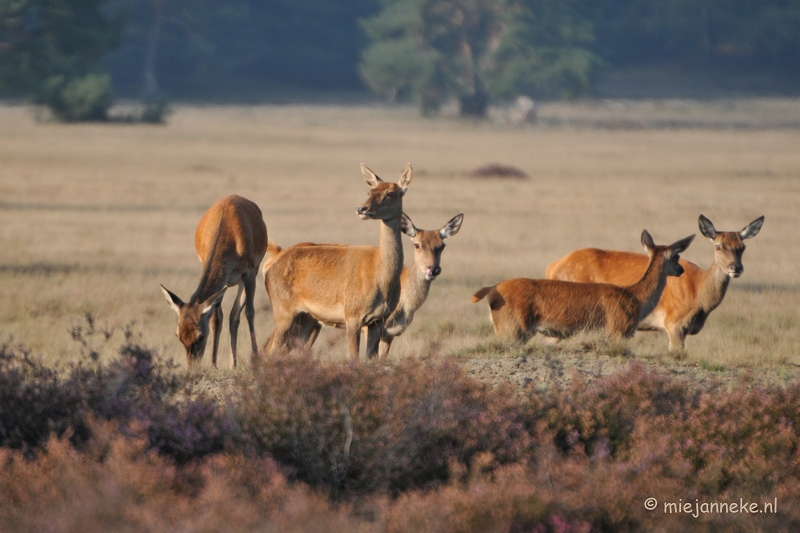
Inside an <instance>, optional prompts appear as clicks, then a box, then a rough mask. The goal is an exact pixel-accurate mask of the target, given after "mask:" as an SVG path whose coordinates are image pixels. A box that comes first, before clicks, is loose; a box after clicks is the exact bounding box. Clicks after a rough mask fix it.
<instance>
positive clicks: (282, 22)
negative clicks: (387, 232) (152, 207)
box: [0, 0, 800, 120]
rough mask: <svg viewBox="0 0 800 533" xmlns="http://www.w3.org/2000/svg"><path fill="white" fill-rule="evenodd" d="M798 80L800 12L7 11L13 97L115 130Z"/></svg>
mask: <svg viewBox="0 0 800 533" xmlns="http://www.w3.org/2000/svg"><path fill="white" fill-rule="evenodd" d="M664 64H671V65H679V66H680V67H681V68H683V69H685V70H688V71H689V72H691V71H697V72H701V71H702V72H707V71H709V69H712V70H715V71H721V72H730V73H732V74H736V75H743V74H747V75H765V76H771V77H774V78H791V77H792V76H796V75H797V74H796V73H797V72H798V71H800V68H799V67H800V0H660V1H654V0H303V1H292V0H271V1H269V2H259V1H257V0H0V95H3V96H22V95H27V96H29V97H31V98H32V99H33V101H35V102H38V103H42V104H45V105H47V106H48V107H50V108H51V109H52V110H53V112H54V114H55V115H56V116H57V117H59V118H62V119H64V120H90V119H101V118H103V117H104V116H106V115H105V114H106V112H107V109H108V106H109V105H110V102H111V101H112V99H113V93H112V89H113V91H115V92H116V93H117V94H119V95H122V96H128V97H130V96H141V97H144V98H146V99H148V100H150V101H159V99H163V98H165V97H167V96H168V97H169V98H172V99H186V98H192V99H212V100H218V101H219V100H232V99H239V100H241V99H248V98H249V99H254V100H257V99H258V98H259V96H260V95H263V94H264V93H265V90H271V89H274V88H276V87H283V88H293V89H296V88H308V89H312V90H332V91H339V90H362V89H363V88H364V87H367V88H369V89H371V90H373V91H374V92H376V93H378V94H381V95H383V96H385V97H386V98H387V99H390V100H401V101H402V100H408V101H414V102H415V103H416V104H417V105H418V106H419V109H420V111H421V112H422V113H423V114H433V113H436V112H437V111H438V110H439V108H440V107H441V105H442V104H443V103H444V102H446V101H448V100H450V99H457V101H458V102H459V106H460V109H461V113H462V114H464V115H474V116H482V115H484V114H485V112H486V107H487V105H488V103H489V102H491V101H496V102H502V101H506V100H509V99H511V98H513V97H514V96H516V95H527V96H530V97H532V98H565V97H566V98H570V97H578V96H584V95H591V94H592V91H593V90H594V88H595V86H596V83H597V80H598V78H599V76H601V75H602V73H603V72H604V71H605V70H607V69H614V68H622V67H628V66H658V65H664Z"/></svg>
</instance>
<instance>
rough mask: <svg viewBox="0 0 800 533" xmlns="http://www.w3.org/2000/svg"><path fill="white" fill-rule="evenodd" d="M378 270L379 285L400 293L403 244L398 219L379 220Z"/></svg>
mask: <svg viewBox="0 0 800 533" xmlns="http://www.w3.org/2000/svg"><path fill="white" fill-rule="evenodd" d="M378 256H379V261H380V268H379V272H378V278H379V284H380V285H381V286H382V287H387V288H389V289H390V291H391V288H392V287H395V288H396V292H398V293H399V292H400V273H401V272H402V270H403V242H402V241H401V240H400V218H399V217H398V218H390V219H388V220H381V238H380V244H379V245H378Z"/></svg>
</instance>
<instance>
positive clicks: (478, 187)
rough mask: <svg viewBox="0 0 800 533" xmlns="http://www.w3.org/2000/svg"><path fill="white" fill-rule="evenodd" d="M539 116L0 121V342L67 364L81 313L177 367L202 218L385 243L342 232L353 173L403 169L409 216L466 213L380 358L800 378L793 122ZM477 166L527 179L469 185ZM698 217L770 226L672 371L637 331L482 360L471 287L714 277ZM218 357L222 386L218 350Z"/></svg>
mask: <svg viewBox="0 0 800 533" xmlns="http://www.w3.org/2000/svg"><path fill="white" fill-rule="evenodd" d="M539 117H540V124H539V125H537V126H529V127H524V128H516V127H511V126H507V125H505V124H504V123H503V120H502V118H503V114H502V111H501V110H495V111H494V112H493V118H494V120H493V121H492V122H490V123H472V122H465V121H461V120H458V119H455V118H447V117H446V118H441V119H433V120H425V119H420V118H419V117H418V116H417V115H416V113H415V111H414V110H413V109H410V108H384V107H336V106H299V105H293V106H261V107H178V108H177V109H176V111H175V113H174V114H173V115H172V116H171V117H170V120H169V124H168V125H166V126H142V125H136V126H133V125H70V126H66V125H59V124H41V123H37V122H35V120H34V119H33V118H32V114H31V113H30V111H29V110H28V109H26V108H24V107H0V290H2V294H3V298H2V302H0V342H5V341H7V340H9V339H10V340H12V342H14V343H22V344H24V345H27V346H28V347H30V348H31V349H32V350H33V351H34V352H36V353H43V354H44V356H45V357H46V358H47V359H49V360H66V359H69V358H72V357H74V354H75V353H77V352H78V347H77V346H76V345H75V343H74V341H73V340H72V338H71V336H70V333H69V330H70V328H71V327H73V326H75V325H79V324H83V323H84V319H83V315H84V314H85V313H91V314H92V315H93V316H94V317H96V318H97V319H98V321H99V323H100V324H107V325H108V326H109V327H116V328H120V327H123V326H125V325H128V324H130V323H131V322H133V321H135V322H136V325H135V326H134V328H135V330H136V331H138V332H140V333H141V336H142V341H143V342H144V343H145V344H147V345H150V346H154V347H157V348H159V349H162V352H163V353H164V354H166V355H168V356H171V357H173V358H175V360H176V361H179V362H181V364H183V363H184V356H183V348H182V347H181V346H180V344H179V342H178V341H177V339H176V338H175V335H174V331H175V324H176V317H175V314H174V313H173V311H172V310H171V309H170V308H169V307H168V305H167V304H166V302H165V300H164V298H163V296H162V295H161V292H160V290H159V288H158V284H159V283H163V284H164V285H165V286H167V287H168V288H170V289H171V290H173V291H174V292H176V293H177V294H178V295H180V296H181V297H184V298H185V299H188V297H189V296H190V295H191V293H192V292H193V291H194V289H195V287H196V284H197V281H198V278H199V273H200V263H199V261H198V260H197V256H196V253H195V250H194V229H195V227H196V224H197V222H198V220H199V219H200V217H201V216H202V214H203V212H204V211H205V210H206V209H207V208H208V207H209V206H210V205H211V204H212V203H213V202H214V201H215V200H216V199H218V198H220V197H222V196H225V195H228V194H232V193H237V194H241V195H243V196H245V197H247V198H250V199H251V200H253V201H255V202H256V203H257V204H258V205H259V206H260V207H261V209H262V211H263V213H264V219H265V221H266V223H267V228H268V232H269V236H270V238H271V239H273V240H275V241H276V242H278V243H279V244H281V245H291V244H293V243H295V242H300V241H315V242H342V243H351V244H377V238H378V224H377V223H376V222H371V221H367V222H365V221H362V220H360V219H359V218H358V217H357V216H356V214H355V208H356V207H357V206H358V205H360V203H361V202H362V201H363V199H364V198H365V197H366V191H367V186H366V185H365V184H364V182H363V179H362V177H361V174H360V172H359V163H361V162H364V163H365V164H367V165H368V166H370V167H371V168H372V169H373V170H375V171H376V172H377V173H378V174H379V175H380V176H381V177H383V178H384V179H385V180H390V179H391V180H394V179H396V178H397V177H398V176H399V172H400V170H401V169H402V168H403V165H404V164H405V163H406V162H408V161H410V162H411V163H412V164H413V166H414V180H413V183H412V184H411V187H410V189H409V193H408V195H407V196H406V198H405V211H406V212H407V213H408V214H409V215H410V216H411V218H412V219H413V220H414V222H415V224H416V225H417V226H418V227H421V228H426V229H433V228H438V227H440V226H442V225H443V224H444V223H445V222H447V220H449V219H450V218H451V217H452V216H453V215H455V214H457V213H459V212H464V213H465V221H464V225H463V228H462V230H461V232H460V233H459V234H458V235H456V236H455V237H453V238H452V239H450V240H449V241H448V246H447V250H446V251H445V252H444V256H443V261H442V266H443V274H442V276H441V277H440V278H439V279H438V280H436V281H435V282H434V285H433V288H432V290H431V293H430V297H429V299H428V301H427V303H426V304H425V306H424V307H423V308H422V309H421V310H420V311H419V313H418V314H417V315H416V317H415V320H414V323H413V324H412V325H411V327H410V329H409V330H408V331H407V332H406V334H405V335H404V336H402V337H400V338H398V339H397V340H396V341H395V342H394V344H393V345H392V355H393V356H394V357H408V356H411V355H427V354H434V355H435V356H437V357H445V356H454V357H456V358H458V359H459V360H463V361H464V364H467V365H469V366H470V367H471V368H473V369H474V372H476V373H477V374H479V375H486V376H487V377H490V376H492V375H498V376H511V377H512V379H518V378H520V375H526V376H527V375H530V376H534V375H535V376H538V375H540V374H541V373H542V372H544V371H543V370H542V368H529V367H530V366H531V364H532V363H531V362H530V361H532V360H533V361H550V362H549V363H547V364H549V365H551V366H552V365H556V366H559V369H560V370H559V372H561V373H562V374H565V373H569V372H570V370H571V369H572V368H573V367H574V368H580V370H581V371H584V372H588V373H596V374H601V373H605V372H606V370H604V369H607V368H609V367H613V366H614V365H618V364H619V363H623V362H625V361H628V360H631V359H639V360H642V361H645V362H646V363H647V364H652V365H661V366H665V367H668V368H670V369H673V370H674V371H676V372H680V373H685V372H689V373H692V372H697V373H702V375H703V378H701V379H705V376H713V375H721V376H723V377H724V376H727V375H731V374H737V373H738V374H740V373H742V372H752V373H753V374H756V375H770V376H774V377H776V378H777V379H785V378H788V377H791V376H797V375H798V374H800V372H799V371H800V368H799V365H800V305H798V304H800V276H799V275H798V268H797V265H798V264H800V249H798V246H796V242H797V235H798V227H800V209H799V208H798V206H800V129H797V128H798V126H800V102H798V101H794V100H757V101H725V102H708V103H698V102H688V101H667V102H596V103H584V104H570V105H567V104H556V105H549V106H548V105H543V106H541V107H540V109H539ZM490 162H498V163H502V164H507V165H513V166H516V167H518V168H520V169H522V170H524V171H525V172H526V173H527V174H528V175H529V179H527V180H514V179H477V178H470V177H467V176H466V173H467V172H468V171H469V170H470V169H473V168H474V167H477V166H480V165H484V164H487V163H490ZM701 213H702V214H704V215H706V216H707V217H709V218H710V219H711V220H712V221H713V222H714V224H715V225H716V227H717V229H720V230H734V229H736V230H738V229H741V228H742V227H743V226H745V225H746V224H747V223H749V222H750V221H751V220H753V219H755V218H756V217H758V216H760V215H762V214H763V215H766V222H765V224H764V227H763V229H762V231H761V233H760V234H759V235H758V236H757V237H756V238H755V239H753V240H751V241H748V242H747V244H748V248H747V252H746V253H745V255H744V266H745V272H744V275H743V277H742V278H740V279H738V280H733V281H732V282H731V286H730V289H729V292H728V295H727V297H726V299H725V301H724V302H723V303H722V306H721V307H720V308H719V309H718V310H717V311H716V312H715V313H713V314H712V315H711V317H710V318H709V320H708V322H707V324H706V327H705V329H704V330H703V332H702V333H701V334H700V335H699V336H696V337H689V338H688V339H687V354H686V355H685V356H683V357H681V358H678V359H676V358H674V357H672V356H669V355H667V354H666V346H667V339H666V336H665V335H663V334H645V333H639V334H637V336H636V337H635V338H634V340H632V341H631V342H630V343H629V346H628V348H629V351H630V354H627V355H620V353H619V352H618V351H615V350H614V349H600V350H599V352H598V350H597V349H596V348H597V346H599V345H600V346H601V345H602V342H600V343H599V344H598V342H596V341H595V340H592V339H590V340H589V341H586V340H578V341H572V342H567V343H563V344H562V345H560V346H555V347H550V346H546V345H544V344H543V343H542V341H541V339H539V338H536V339H534V340H533V341H531V346H530V347H528V349H527V350H522V351H520V350H518V349H510V350H509V349H508V347H507V346H504V345H502V344H498V343H496V342H494V340H493V339H494V336H493V333H492V331H491V327H490V324H489V321H488V310H487V308H486V305H485V303H483V302H482V303H480V304H478V305H473V304H471V303H470V301H469V299H470V296H471V295H472V293H473V292H474V291H475V290H477V289H478V288H480V287H481V286H483V285H490V284H494V283H496V282H497V281H500V280H502V279H505V278H509V277H514V276H526V277H542V276H543V275H544V270H545V268H546V266H547V265H548V264H549V263H550V262H551V261H553V260H555V259H557V258H559V257H561V256H563V255H564V254H566V253H567V252H569V251H571V250H574V249H576V248H581V247H585V246H597V247H603V248H612V249H621V250H638V248H639V245H638V243H639V235H640V233H641V231H642V229H644V228H646V229H648V230H649V231H650V233H651V234H652V235H653V237H654V239H655V240H656V242H657V243H671V242H673V241H675V240H677V239H679V238H682V237H685V236H687V235H689V234H692V233H698V238H697V239H696V240H695V242H694V243H693V245H692V246H691V247H690V248H689V250H688V251H687V252H686V253H685V254H683V256H684V257H686V258H687V259H689V260H690V261H693V262H695V263H697V264H698V265H700V266H701V267H704V268H705V267H708V266H709V265H710V262H711V259H712V246H711V244H710V243H709V242H708V240H707V239H705V238H703V237H702V236H701V235H699V232H698V228H697V217H698V215H699V214H701ZM406 254H407V257H411V248H410V244H408V243H407V247H406ZM407 262H408V261H407ZM231 300H232V296H231V295H229V296H228V297H227V298H226V300H225V302H224V303H223V307H224V309H225V313H226V316H227V312H228V310H229V308H230V306H231ZM268 305H269V302H268V298H267V295H266V292H265V290H264V286H263V282H259V284H258V292H257V297H256V318H257V325H256V328H257V334H258V340H259V342H260V343H263V342H264V341H265V340H266V339H267V336H268V334H269V332H270V330H271V316H270V313H269V309H268ZM225 328H227V325H226V326H225ZM246 331H247V328H246V327H242V328H240V335H242V339H240V341H239V345H240V346H248V345H249V343H248V342H246V339H245V337H246ZM221 346H222V347H223V348H224V349H223V351H222V356H221V361H222V366H223V367H226V366H227V365H229V362H228V351H229V349H228V346H229V341H228V339H227V333H226V332H224V334H223V337H222V341H221ZM587 347H588V348H587ZM316 352H317V354H320V355H322V356H324V357H332V358H342V357H344V354H345V352H346V350H345V347H344V343H343V338H342V336H341V333H340V332H337V331H325V332H324V334H323V335H322V336H321V339H320V340H319V341H318V343H317V345H316ZM248 355H249V354H247V353H245V354H244V357H243V359H244V361H247V359H248ZM516 360H520V361H522V360H524V364H522V363H521V364H520V365H517V366H516V367H514V365H513V364H512V362H513V361H516ZM554 360H555V361H556V363H553V361H554ZM209 361H210V356H209V355H207V356H206V358H205V359H204V365H208V364H210V363H209ZM512 367H513V368H512ZM532 379H534V378H532ZM535 379H539V378H535Z"/></svg>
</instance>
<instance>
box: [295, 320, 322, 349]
mask: <svg viewBox="0 0 800 533" xmlns="http://www.w3.org/2000/svg"><path fill="white" fill-rule="evenodd" d="M295 321H296V324H298V328H299V329H298V332H297V345H298V347H299V348H301V349H303V350H307V351H309V352H310V351H311V348H312V347H313V346H314V343H315V342H316V341H317V336H318V335H319V332H320V330H321V329H322V324H320V323H319V322H318V321H317V320H316V319H315V318H314V317H313V316H311V315H298V316H297V317H295Z"/></svg>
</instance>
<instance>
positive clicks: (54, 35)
mask: <svg viewBox="0 0 800 533" xmlns="http://www.w3.org/2000/svg"><path fill="white" fill-rule="evenodd" d="M111 5H112V0H2V1H0V21H2V22H0V92H5V93H8V94H27V95H31V94H33V95H35V98H36V101H37V102H39V103H42V104H45V105H47V106H48V107H50V108H51V109H52V111H53V114H54V115H55V116H56V117H57V118H59V119H62V120H67V121H74V120H102V119H104V118H105V112H106V110H107V109H108V106H109V105H110V101H111V86H110V79H109V77H108V76H107V75H103V74H100V73H99V72H100V68H99V66H100V61H101V59H102V58H103V57H104V56H105V55H106V54H107V53H108V52H109V51H110V50H111V49H112V48H114V47H115V46H116V45H117V44H118V42H119V38H120V35H121V32H122V27H123V23H124V13H122V12H120V11H118V12H117V13H115V14H114V15H112V16H109V15H108V13H109V12H111Z"/></svg>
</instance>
